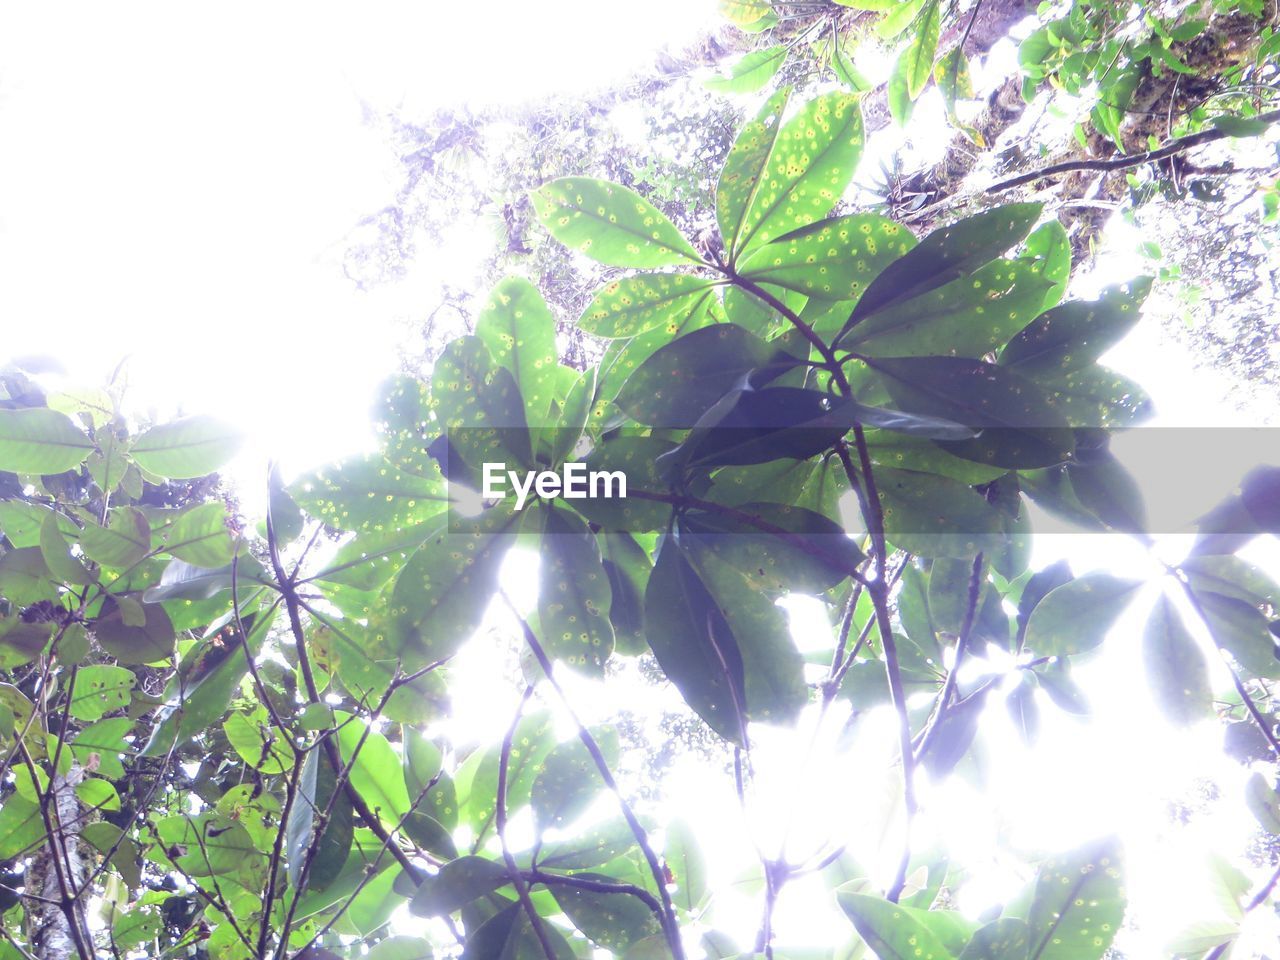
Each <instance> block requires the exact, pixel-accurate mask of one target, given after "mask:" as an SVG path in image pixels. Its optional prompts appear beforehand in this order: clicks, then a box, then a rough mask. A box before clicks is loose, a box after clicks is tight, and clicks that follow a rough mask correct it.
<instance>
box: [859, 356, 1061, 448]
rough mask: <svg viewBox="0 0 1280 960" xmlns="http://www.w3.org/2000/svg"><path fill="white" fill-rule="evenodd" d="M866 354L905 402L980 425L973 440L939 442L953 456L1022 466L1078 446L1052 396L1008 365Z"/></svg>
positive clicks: (916, 409) (898, 402)
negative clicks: (1006, 366)
mask: <svg viewBox="0 0 1280 960" xmlns="http://www.w3.org/2000/svg"><path fill="white" fill-rule="evenodd" d="M865 362H866V364H867V366H868V367H870V368H871V370H872V371H873V372H874V373H875V374H877V375H878V380H879V382H880V383H881V384H882V385H883V387H884V388H885V389H886V390H887V391H888V393H889V396H890V397H891V398H892V399H893V401H894V404H895V406H897V407H898V408H900V409H901V410H903V411H905V412H907V413H917V414H923V415H924V416H930V417H940V418H942V419H944V420H950V421H952V422H953V423H958V424H963V425H964V426H967V427H971V428H977V429H981V431H982V432H981V434H980V435H979V436H978V437H976V438H975V439H973V440H954V441H944V442H942V443H941V444H940V445H941V446H942V448H943V449H944V450H946V451H947V452H948V453H951V454H954V455H955V456H958V457H962V458H964V459H966V460H974V461H975V462H978V463H984V464H990V465H992V466H999V467H1008V468H1011V469H1023V468H1029V467H1037V466H1049V465H1052V464H1056V463H1061V462H1063V461H1064V460H1066V459H1068V458H1069V457H1070V456H1071V454H1072V452H1073V451H1074V447H1075V441H1074V437H1073V436H1072V433H1071V431H1070V430H1069V429H1068V428H1067V426H1066V420H1065V419H1064V418H1063V417H1062V416H1061V414H1059V413H1058V411H1057V410H1056V409H1055V408H1054V405H1053V403H1052V402H1051V401H1050V399H1049V398H1048V397H1047V396H1046V395H1045V394H1044V393H1043V392H1041V391H1040V390H1039V389H1038V388H1037V387H1036V386H1035V384H1033V383H1031V382H1030V381H1029V380H1025V379H1023V378H1022V377H1020V376H1018V375H1017V374H1015V373H1011V372H1009V371H1008V370H1006V369H1005V368H1003V367H998V366H996V365H995V364H991V363H986V362H984V361H981V360H970V359H965V358H962V357H947V356H937V357H880V358H867V359H866V361H865Z"/></svg>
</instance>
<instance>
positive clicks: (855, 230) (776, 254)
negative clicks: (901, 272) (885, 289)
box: [738, 213, 916, 300]
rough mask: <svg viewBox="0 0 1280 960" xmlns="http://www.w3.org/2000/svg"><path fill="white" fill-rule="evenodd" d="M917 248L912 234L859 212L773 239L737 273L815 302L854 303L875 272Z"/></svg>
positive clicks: (754, 254)
mask: <svg viewBox="0 0 1280 960" xmlns="http://www.w3.org/2000/svg"><path fill="white" fill-rule="evenodd" d="M915 245H916V238H915V237H914V236H913V235H912V234H911V231H910V230H908V229H907V228H906V227H903V226H901V225H900V224H897V223H894V222H893V221H892V220H889V219H888V218H886V217H881V216H877V215H876V214H873V213H857V214H851V215H849V216H845V217H835V218H833V219H830V220H821V221H819V222H817V223H813V224H810V225H809V226H807V227H802V228H801V229H799V230H795V231H793V232H791V233H788V234H786V235H784V236H782V237H779V238H778V239H776V240H774V241H773V242H772V243H769V244H767V245H765V246H763V247H760V248H759V249H757V250H755V251H754V252H752V253H751V255H750V256H748V257H745V258H744V259H743V262H742V264H741V265H740V267H739V268H738V269H739V273H741V275H742V276H743V277H745V278H746V279H748V280H754V281H755V282H756V283H772V284H777V285H778V286H780V287H786V288H788V289H790V290H795V291H797V292H798V293H803V294H805V295H806V296H808V297H811V298H813V299H815V300H856V299H858V297H860V296H862V293H863V291H864V290H866V289H867V286H868V285H869V284H870V283H871V281H872V280H874V279H875V278H876V276H877V274H879V273H880V271H881V270H883V269H884V268H885V267H887V266H888V265H889V264H890V263H892V262H893V261H894V260H896V259H897V258H898V257H900V256H902V255H903V254H905V253H907V251H909V250H910V249H911V248H912V247H914V246H915Z"/></svg>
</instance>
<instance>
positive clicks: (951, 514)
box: [875, 468, 1003, 557]
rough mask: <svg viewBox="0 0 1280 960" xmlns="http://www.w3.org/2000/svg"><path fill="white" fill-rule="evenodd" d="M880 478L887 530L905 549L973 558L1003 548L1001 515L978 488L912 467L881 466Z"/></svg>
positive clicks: (877, 485)
mask: <svg viewBox="0 0 1280 960" xmlns="http://www.w3.org/2000/svg"><path fill="white" fill-rule="evenodd" d="M875 479H876V490H877V492H878V493H879V494H880V502H881V506H882V509H883V511H884V526H885V535H886V536H887V537H888V538H889V539H890V540H891V541H892V542H893V543H894V544H896V545H897V546H899V547H902V548H903V549H904V550H907V551H909V552H911V553H915V554H918V555H920V556H922V557H971V556H973V555H974V554H975V553H977V552H979V551H985V552H991V551H993V550H997V549H999V547H1000V545H1001V543H1002V541H1003V537H1002V535H1001V531H1002V529H1003V528H1002V525H1001V522H1000V516H999V514H998V513H997V512H996V510H995V508H993V507H992V506H991V505H990V504H989V503H987V501H986V498H985V497H983V496H982V494H980V493H978V492H977V491H976V490H973V489H972V488H970V487H968V486H966V485H965V484H963V483H960V482H959V481H956V480H951V479H949V478H947V477H938V476H934V475H932V474H927V473H916V472H914V471H910V470H893V469H886V468H880V469H878V470H876V471H875Z"/></svg>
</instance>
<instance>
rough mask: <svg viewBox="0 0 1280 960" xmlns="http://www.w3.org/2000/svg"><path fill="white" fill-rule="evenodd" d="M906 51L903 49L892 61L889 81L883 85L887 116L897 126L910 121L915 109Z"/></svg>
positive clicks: (904, 124) (909, 61)
mask: <svg viewBox="0 0 1280 960" xmlns="http://www.w3.org/2000/svg"><path fill="white" fill-rule="evenodd" d="M908 52H909V51H906V50H903V51H902V53H901V54H899V55H898V59H897V60H896V61H894V64H893V71H892V72H891V73H890V74H889V82H888V84H887V85H886V87H885V98H886V99H887V100H888V102H889V116H890V117H892V118H893V122H894V123H895V124H897V125H898V126H899V127H905V126H906V125H907V124H908V123H910V122H911V115H912V114H913V113H914V112H915V109H916V104H915V101H914V100H912V99H911V89H910V83H909V81H908V77H907V74H908V73H909V72H910V70H911V60H910V58H909V57H908V56H907V54H908Z"/></svg>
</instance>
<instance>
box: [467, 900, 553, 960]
mask: <svg viewBox="0 0 1280 960" xmlns="http://www.w3.org/2000/svg"><path fill="white" fill-rule="evenodd" d="M542 932H543V936H544V937H546V939H547V941H548V943H549V944H550V945H551V952H552V957H551V958H548V957H547V954H546V951H545V950H544V949H543V947H542V941H541V940H540V939H539V938H538V935H537V934H536V933H535V932H534V930H533V928H532V927H531V926H530V925H529V917H528V916H527V915H526V914H525V912H524V909H523V908H522V907H521V906H520V904H518V903H516V904H512V905H511V906H509V907H506V908H505V909H503V910H502V911H500V912H499V913H497V914H495V915H494V916H492V917H490V918H489V919H488V920H486V921H485V922H484V923H482V924H481V925H480V926H479V927H478V928H477V929H476V931H475V932H474V933H472V934H471V935H470V936H469V937H467V945H466V947H464V948H463V951H462V960H574V952H573V948H572V947H570V946H569V943H568V941H567V940H565V938H564V935H563V934H561V933H560V931H559V930H557V929H556V928H555V927H554V926H552V925H551V924H549V923H547V922H546V921H545V920H544V921H542Z"/></svg>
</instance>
